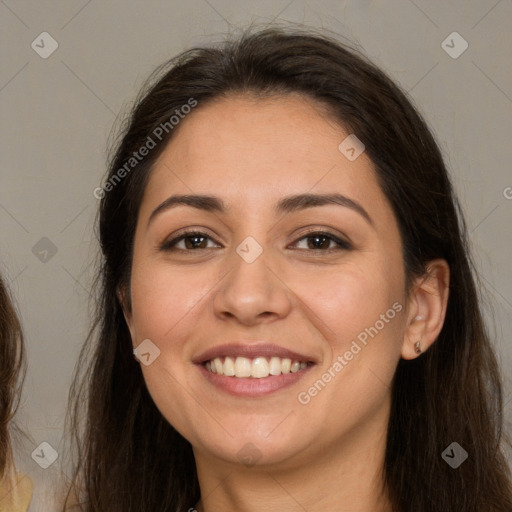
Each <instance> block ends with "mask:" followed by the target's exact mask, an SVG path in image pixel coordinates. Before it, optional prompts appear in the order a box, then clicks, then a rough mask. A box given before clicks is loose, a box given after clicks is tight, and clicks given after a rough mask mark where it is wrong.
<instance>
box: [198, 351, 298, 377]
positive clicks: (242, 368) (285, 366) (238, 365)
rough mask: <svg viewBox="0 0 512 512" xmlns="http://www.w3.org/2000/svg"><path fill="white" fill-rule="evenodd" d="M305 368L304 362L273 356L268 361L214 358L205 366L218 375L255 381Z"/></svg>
mask: <svg viewBox="0 0 512 512" xmlns="http://www.w3.org/2000/svg"><path fill="white" fill-rule="evenodd" d="M223 359H224V360H223ZM307 366H308V364H307V363H306V362H304V361H302V362H301V361H297V360H293V361H292V360H291V359H289V358H283V359H281V358H280V357H275V356H274V357H271V358H270V360H269V359H267V358H266V357H255V358H253V359H249V358H247V357H237V358H236V359H234V360H233V358H232V357H225V358H221V357H216V358H215V359H212V360H210V361H207V362H206V364H205V368H206V369H207V370H208V371H210V372H212V373H216V374H218V375H225V376H226V377H238V378H247V377H252V378H255V379H262V378H265V377H268V376H269V375H274V376H276V375H281V374H287V373H290V372H291V373H296V372H298V371H299V370H304V369H305V368H306V367H307Z"/></svg>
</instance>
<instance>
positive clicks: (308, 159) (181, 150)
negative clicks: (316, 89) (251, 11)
mask: <svg viewBox="0 0 512 512" xmlns="http://www.w3.org/2000/svg"><path fill="white" fill-rule="evenodd" d="M348 135H350V134H349V133H348V132H347V131H346V130H345V129H343V128H342V126H341V125H340V124H339V123H337V122H336V121H335V120H334V119H333V118H332V117H330V116H329V114H328V112H327V109H326V108H325V107H324V106H323V105H322V104H319V103H318V102H316V101H315V100H312V99H309V98H304V97H302V96H299V95H286V96H278V97H277V96H276V97H270V98H255V97H251V96H232V97H226V98H222V99H220V100H215V101H213V102H210V103H207V104H205V105H199V106H198V107H197V108H196V109H195V110H194V111H193V112H192V113H191V114H189V115H188V116H187V117H186V118H185V119H184V120H182V121H181V123H180V126H179V130H178V131H177V132H176V134H175V136H174V137H173V138H172V139H171V141H170V142H169V144H168V145H167V147H166V148H165V149H164V151H163V152H162V154H161V155H160V156H159V158H158V159H157V161H156V163H155V165H154V166H153V170H152V173H151V177H150V180H149V183H148V186H147V189H146V192H145V201H146V202H147V200H149V201H150V202H151V203H153V204H154V203H156V202H158V201H162V200H164V199H165V198H166V197H168V196H169V195H171V194H173V193H209V194H212V193H213V194H216V195H219V196H221V197H223V198H224V199H225V202H226V203H227V204H228V205H229V204H233V205H236V204H237V203H238V205H239V206H245V207H249V206H250V205H251V204H253V205H254V206H257V205H260V206H261V204H262V202H274V201H275V200H276V198H278V197H280V196H283V195H289V194H301V193H306V192H318V193H329V192H332V191H333V190H335V191H338V192H341V193H344V194H348V195H352V196H353V197H354V199H358V200H363V199H365V200H366V201H367V202H371V203H373V204H374V205H376V206H378V205H379V204H381V205H382V206H386V204H385V203H386V201H385V200H384V197H383V194H382V192H381V190H380V187H379V186H378V183H377V179H376V175H375V172H374V168H373V164H372V162H371V160H370V159H369V158H368V157H367V155H366V154H365V153H363V154H361V155H360V156H359V157H358V158H357V159H356V160H354V161H350V160H348V159H347V158H346V156H345V155H344V154H343V153H342V152H340V150H339V149H338V147H339V145H340V143H342V141H343V140H345V139H346V137H347V136H348ZM141 213H142V212H141Z"/></svg>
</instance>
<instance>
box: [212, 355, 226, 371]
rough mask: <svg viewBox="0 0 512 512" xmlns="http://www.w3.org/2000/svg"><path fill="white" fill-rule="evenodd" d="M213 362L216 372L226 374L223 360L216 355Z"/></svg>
mask: <svg viewBox="0 0 512 512" xmlns="http://www.w3.org/2000/svg"><path fill="white" fill-rule="evenodd" d="M213 364H214V365H215V372H216V373H218V374H219V375H224V368H223V365H222V361H221V360H220V359H219V358H218V357H216V358H215V359H214V360H213Z"/></svg>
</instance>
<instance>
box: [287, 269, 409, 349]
mask: <svg viewBox="0 0 512 512" xmlns="http://www.w3.org/2000/svg"><path fill="white" fill-rule="evenodd" d="M388 267H389V265H387V264H385V263H379V262H376V261H375V262H372V263H371V264H369V265H367V266H365V267H362V266H361V265H355V264H354V265H346V266H342V267H339V268H338V269H336V271H335V272H325V271H324V272H323V273H320V272H319V273H316V274H315V275H309V276H307V277H304V273H303V274H302V275H301V276H300V277H299V276H297V280H296V282H295V283H294V287H293V288H294V291H295V292H296V293H297V295H298V296H300V299H301V300H302V301H303V302H304V303H305V304H306V305H307V306H308V308H309V309H310V310H311V311H312V312H313V315H312V316H311V318H312V319H313V317H316V318H317V322H316V325H317V328H318V329H319V330H320V331H321V333H322V334H323V336H324V337H325V339H327V340H329V342H330V345H331V348H332V351H333V352H336V353H340V351H345V350H346V346H347V344H348V345H350V342H351V341H352V340H354V339H356V338H357V337H358V336H359V335H361V336H360V338H361V339H364V336H365V333H367V331H368V330H369V329H370V330H372V332H374V330H373V329H372V327H374V326H375V324H377V329H378V330H379V332H380V331H382V334H384V331H387V334H389V336H387V337H389V338H390V339H397V337H396V334H397V332H398V331H399V330H400V329H399V328H400V325H401V322H400V321H396V319H395V317H396V316H397V315H396V313H397V311H396V309H401V308H399V307H398V306H395V309H393V304H394V303H399V304H401V301H402V299H403V298H402V295H401V293H400V292H401V290H402V288H403V287H402V278H401V273H400V272H399V271H398V270H399V268H398V270H396V269H395V271H393V270H391V269H390V268H388ZM393 268H394V267H393ZM382 315H384V316H382ZM392 324H394V325H393V329H389V326H391V325H392Z"/></svg>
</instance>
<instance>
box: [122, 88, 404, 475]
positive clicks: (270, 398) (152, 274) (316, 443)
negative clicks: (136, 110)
mask: <svg viewBox="0 0 512 512" xmlns="http://www.w3.org/2000/svg"><path fill="white" fill-rule="evenodd" d="M349 135H350V133H349V132H344V131H343V130H342V129H341V128H340V127H339V126H338V125H336V124H335V123H334V122H332V121H330V120H329V119H328V118H327V117H326V115H325V114H324V113H322V111H321V109H319V108H318V106H316V104H315V103H313V102H312V101H310V100H305V99H304V98H301V97H299V96H293V95H290V96H282V97H278V98H271V99H254V98H249V97H243V96H237V97H230V98H227V99H223V100H219V101H216V102H213V103H209V104H207V105H204V106H201V105H199V106H198V107H197V109H195V110H194V111H193V113H191V114H190V115H189V116H188V117H186V118H185V119H184V120H183V121H181V125H180V126H179V131H178V132H177V133H176V135H175V137H174V138H173V139H172V141H171V142H170V143H169V145H168V146H167V147H166V149H165V150H164V152H163V153H162V154H161V155H160V157H159V159H158V161H157V162H156V165H155V167H154V170H153V172H152V174H151V177H150V180H149V183H148V186H147V188H146V190H145V193H144V197H143V201H142V204H141V208H140V212H139V217H138V223H137V227H136V234H135V245H134V254H133V269H132V275H131V289H130V293H131V303H132V310H131V312H129V313H127V320H128V324H129V327H130V331H131V334H132V339H133V345H134V347H137V346H138V345H139V344H141V343H142V342H143V341H144V340H146V341H144V344H143V345H141V347H140V348H139V350H138V357H139V358H140V359H141V361H142V362H143V364H142V370H143V373H144V378H145V381H146V383H147V387H148V389H149V392H150V393H151V396H152V397H153V400H154V401H155V404H156V405H157V407H158V408H159V410H160V411H161V413H162V414H163V415H164V416H165V418H166V419H167V420H168V421H169V423H171V424H172V425H173V426H174V427H175V428H176V429H177V430H178V431H179V432H180V433H181V434H182V435H183V436H184V437H185V438H187V439H188V440H189V441H190V442H191V443H192V445H193V447H194V450H195V453H196V457H197V456H198V455H202V456H203V457H213V458H216V459H219V458H220V459H223V460H226V461H233V462H238V461H240V462H243V463H246V464H249V465H250V464H252V463H258V464H265V463H268V464H280V465H282V466H283V467H284V466H286V464H292V463H299V462H300V463H304V461H307V460H312V457H317V456H318V454H320V453H326V450H328V453H332V450H334V449H339V450H346V449H348V447H349V446H350V443H349V440H353V439H355V437H356V436H365V435H372V436H373V438H375V436H377V438H379V439H380V440H381V439H382V437H384V436H385V429H386V426H387V421H388V411H389V403H390V383H391V380H392V377H393V374H394V371H395V368H396V365H397V362H398V360H399V358H400V353H401V349H402V344H403V339H404V332H405V325H406V321H405V315H404V311H405V307H406V304H405V303H404V301H405V290H404V286H405V285H404V267H403V260H402V252H401V241H400V236H399V231H398V227H397V223H396V220H395V218H394V215H393V213H392V210H391V207H390V205H389V203H388V201H387V200H386V198H385V196H384V194H383V192H382V191H381V189H380V187H379V185H378V183H377V179H376V174H375V172H374V170H373V167H372V163H371V161H370V160H369V158H368V156H367V155H366V154H365V153H364V152H363V153H362V154H361V155H360V156H358V157H357V158H355V159H354V157H355V156H357V151H358V150H359V149H361V148H360V147H358V146H355V145H354V141H353V139H348V140H347V141H346V142H345V143H344V144H342V146H341V149H339V148H338V147H339V146H340V144H341V143H342V142H343V141H344V140H345V139H346V137H347V136H349ZM356 142H357V141H356ZM351 148H354V151H352V150H351ZM182 196H187V197H188V199H187V198H183V197H182ZM180 197H181V199H180ZM173 198H174V199H173ZM329 198H330V199H331V200H329ZM147 340H149V341H147ZM158 351H160V352H158ZM233 374H234V375H233Z"/></svg>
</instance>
